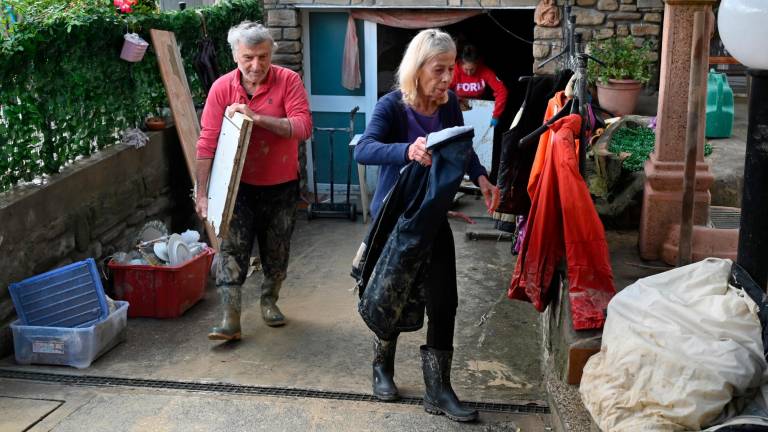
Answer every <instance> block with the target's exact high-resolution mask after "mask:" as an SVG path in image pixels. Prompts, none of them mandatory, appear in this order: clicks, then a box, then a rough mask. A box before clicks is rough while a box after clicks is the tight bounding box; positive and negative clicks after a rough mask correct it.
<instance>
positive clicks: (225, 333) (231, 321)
mask: <svg viewBox="0 0 768 432" xmlns="http://www.w3.org/2000/svg"><path fill="white" fill-rule="evenodd" d="M217 291H218V292H219V299H220V300H221V309H222V311H223V312H224V316H223V317H222V319H221V325H220V326H216V327H213V328H211V332H210V333H208V339H210V340H228V341H229V340H240V309H241V295H240V293H241V287H240V285H224V286H220V287H218V288H217Z"/></svg>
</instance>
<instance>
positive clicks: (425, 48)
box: [395, 29, 456, 105]
mask: <svg viewBox="0 0 768 432" xmlns="http://www.w3.org/2000/svg"><path fill="white" fill-rule="evenodd" d="M448 52H450V53H454V54H455V53H456V44H455V43H454V42H453V39H451V35H449V34H448V33H446V32H444V31H442V30H438V29H427V30H422V31H420V32H419V34H417V35H416V36H415V37H414V38H413V39H412V40H411V43H409V44H408V48H407V49H406V50H405V54H404V55H403V59H402V60H401V61H400V66H399V67H398V68H397V81H396V84H395V86H396V87H397V88H399V89H400V91H401V92H403V102H405V103H406V104H408V105H413V103H414V101H415V100H416V95H417V92H418V87H419V86H418V77H419V69H421V67H422V66H424V64H425V63H426V62H428V61H429V60H431V59H432V58H433V57H435V56H438V55H440V54H444V53H448ZM447 101H448V93H446V94H445V100H443V101H441V102H442V103H445V102H447Z"/></svg>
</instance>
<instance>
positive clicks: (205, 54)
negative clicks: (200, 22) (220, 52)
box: [194, 36, 219, 94]
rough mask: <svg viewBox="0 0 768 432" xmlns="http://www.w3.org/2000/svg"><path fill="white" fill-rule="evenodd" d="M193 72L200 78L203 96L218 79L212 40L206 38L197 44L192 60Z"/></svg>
mask: <svg viewBox="0 0 768 432" xmlns="http://www.w3.org/2000/svg"><path fill="white" fill-rule="evenodd" d="M194 66H195V72H197V76H198V78H200V84H202V86H203V89H204V90H205V94H208V91H209V90H210V89H211V86H212V85H213V82H214V81H216V78H218V77H219V68H218V67H217V66H216V48H215V47H214V46H213V40H211V38H209V37H208V36H205V37H204V38H203V39H201V40H200V41H198V42H197V54H195V59H194Z"/></svg>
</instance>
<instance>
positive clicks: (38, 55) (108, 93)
mask: <svg viewBox="0 0 768 432" xmlns="http://www.w3.org/2000/svg"><path fill="white" fill-rule="evenodd" d="M66 4H67V3H66V2H64V5H65V6H61V7H56V6H54V7H51V8H49V9H47V10H42V11H41V10H36V11H32V12H31V13H28V14H25V15H23V18H24V19H23V20H21V22H19V23H17V24H16V25H15V26H14V28H13V32H12V33H10V34H9V35H8V36H7V37H5V38H2V39H0V191H2V190H7V189H9V188H10V187H12V186H13V185H15V184H17V183H18V182H20V181H21V182H23V181H31V180H33V179H34V178H36V177H40V176H45V175H49V174H53V173H57V172H59V171H60V170H61V168H62V167H63V166H64V165H65V164H67V163H68V162H71V161H73V160H76V159H78V158H80V157H85V156H88V155H90V154H91V153H93V152H94V151H96V150H98V149H102V148H104V147H106V146H109V145H112V144H115V143H117V142H119V139H120V138H119V137H120V131H122V130H125V129H127V128H131V127H137V126H140V125H141V124H142V123H143V121H144V119H145V118H146V117H148V116H150V115H152V114H155V113H156V112H157V111H158V109H159V108H160V107H163V106H166V105H167V100H166V95H165V89H164V87H163V83H162V79H161V78H160V72H159V69H158V65H157V59H156V57H155V54H154V51H153V48H152V44H151V39H150V36H149V29H151V28H157V29H162V30H169V31H172V32H174V33H175V35H176V40H177V42H178V44H179V47H180V51H181V55H182V57H183V59H184V63H185V69H186V74H187V79H188V80H189V84H190V88H191V90H192V94H193V99H194V100H195V103H196V104H201V103H202V102H204V98H205V95H204V92H203V89H202V87H201V85H200V82H199V80H198V78H197V75H196V73H195V71H194V68H193V66H192V61H193V59H194V56H195V54H196V51H197V44H198V42H199V41H200V40H201V38H202V35H203V31H202V27H201V19H200V17H199V15H198V13H197V12H196V11H199V12H200V13H202V14H203V16H204V17H205V23H206V28H207V31H208V35H209V36H210V37H211V38H212V39H213V40H214V43H215V45H216V52H217V58H218V63H219V65H218V66H219V72H220V73H225V72H226V71H229V70H231V69H232V68H234V63H233V61H232V55H231V51H230V49H229V46H228V45H227V42H226V36H227V30H228V29H229V28H230V27H231V26H232V25H234V24H237V23H239V22H241V21H243V20H245V19H249V20H261V17H262V9H261V2H260V1H259V0H226V1H224V2H221V3H219V4H218V5H216V6H211V7H207V8H203V9H197V10H196V11H193V10H186V11H183V12H162V13H151V12H150V13H145V14H140V13H134V14H131V15H130V16H118V15H117V14H116V13H115V9H114V7H112V6H111V5H112V0H87V1H85V2H80V3H77V2H70V3H69V4H70V5H73V4H77V7H66ZM127 20H130V24H129V25H130V27H131V29H132V30H134V31H136V32H137V33H139V34H140V35H141V36H142V37H143V38H144V39H145V40H147V41H148V42H150V47H149V49H148V50H147V53H146V55H145V56H144V59H143V60H142V61H141V62H138V63H128V62H126V61H124V60H121V59H120V58H119V55H120V50H121V48H122V44H123V34H124V33H125V32H126V27H127V25H126V21H127Z"/></svg>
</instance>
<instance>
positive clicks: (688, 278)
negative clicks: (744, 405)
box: [580, 258, 766, 432]
mask: <svg viewBox="0 0 768 432" xmlns="http://www.w3.org/2000/svg"><path fill="white" fill-rule="evenodd" d="M730 270H731V261H730V260H723V259H717V258H709V259H706V260H704V261H701V262H698V263H695V264H691V265H689V266H685V267H681V268H677V269H674V270H670V271H668V272H665V273H661V274H658V275H655V276H651V277H647V278H643V279H640V280H638V281H637V282H635V283H634V284H632V285H630V286H629V287H627V288H625V289H624V290H623V291H621V292H620V293H618V294H617V295H616V296H615V297H614V298H613V299H612V300H611V302H610V303H609V305H608V318H607V320H606V322H605V328H604V330H603V341H602V347H601V349H600V352H599V353H598V354H596V355H594V356H593V357H592V358H591V359H590V360H589V361H588V362H587V364H586V365H585V367H584V375H583V377H582V379H581V387H580V392H581V397H582V399H583V401H584V404H585V405H586V407H587V409H588V410H589V412H590V413H591V414H592V417H593V418H594V419H595V421H596V422H597V423H598V425H599V426H600V428H601V429H602V430H603V431H621V432H628V431H678V430H700V429H702V428H703V427H706V426H707V425H710V424H711V423H712V422H713V421H715V420H716V419H717V420H719V421H722V420H724V419H723V418H720V419H718V416H719V415H720V414H721V412H722V411H723V408H724V407H725V406H726V405H727V404H728V403H729V402H730V401H731V399H732V398H733V397H735V396H741V395H743V394H745V392H747V391H748V389H750V388H753V387H758V386H759V385H760V383H761V381H762V380H763V378H764V377H763V375H764V374H765V371H766V363H765V360H764V359H763V344H762V340H761V329H760V321H759V319H758V317H757V314H756V311H757V305H756V304H755V303H754V302H753V301H752V299H750V298H749V297H748V296H747V295H746V293H744V292H743V291H741V290H739V289H736V288H734V287H731V286H729V285H728V277H729V275H730Z"/></svg>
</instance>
